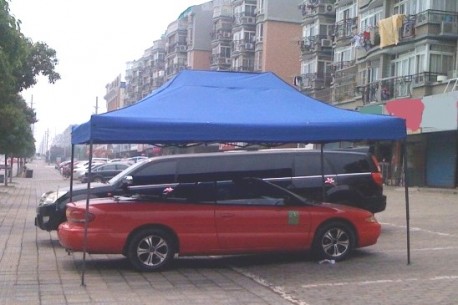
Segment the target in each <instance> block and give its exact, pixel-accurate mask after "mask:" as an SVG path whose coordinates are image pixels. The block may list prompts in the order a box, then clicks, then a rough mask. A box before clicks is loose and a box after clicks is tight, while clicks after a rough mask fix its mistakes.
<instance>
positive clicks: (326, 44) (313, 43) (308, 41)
mask: <svg viewBox="0 0 458 305" xmlns="http://www.w3.org/2000/svg"><path fill="white" fill-rule="evenodd" d="M299 45H300V48H301V52H302V55H306V54H309V53H314V52H319V51H329V52H332V45H333V41H332V39H329V36H327V35H316V36H309V37H304V38H303V39H302V40H301V41H299Z"/></svg>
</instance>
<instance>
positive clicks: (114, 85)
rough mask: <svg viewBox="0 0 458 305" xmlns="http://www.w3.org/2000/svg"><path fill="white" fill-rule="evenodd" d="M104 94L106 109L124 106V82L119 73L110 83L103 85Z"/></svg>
mask: <svg viewBox="0 0 458 305" xmlns="http://www.w3.org/2000/svg"><path fill="white" fill-rule="evenodd" d="M105 90H106V94H105V96H104V99H105V101H106V104H107V111H112V110H116V109H119V108H122V107H124V106H125V103H124V102H125V90H126V82H124V81H122V79H121V74H119V75H118V76H117V77H116V78H115V79H114V80H113V81H112V82H111V83H109V84H107V85H106V86H105Z"/></svg>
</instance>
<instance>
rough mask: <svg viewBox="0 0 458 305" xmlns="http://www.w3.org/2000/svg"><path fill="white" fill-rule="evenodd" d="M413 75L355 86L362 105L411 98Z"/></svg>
mask: <svg viewBox="0 0 458 305" xmlns="http://www.w3.org/2000/svg"><path fill="white" fill-rule="evenodd" d="M413 81H415V77H414V76H413V75H407V76H393V77H387V78H383V79H381V80H377V81H374V82H371V83H369V84H366V85H361V86H357V87H356V89H357V92H358V93H359V94H360V96H361V98H362V100H363V104H369V103H380V102H386V101H388V100H391V99H397V98H403V97H411V94H412V82H413Z"/></svg>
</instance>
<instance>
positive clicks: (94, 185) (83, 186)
mask: <svg viewBox="0 0 458 305" xmlns="http://www.w3.org/2000/svg"><path fill="white" fill-rule="evenodd" d="M104 186H109V185H108V184H106V183H100V182H93V183H91V189H93V188H101V187H104ZM60 189H61V190H62V191H70V186H66V187H62V188H60ZM84 189H87V184H86V183H83V184H74V185H73V190H74V191H76V190H84Z"/></svg>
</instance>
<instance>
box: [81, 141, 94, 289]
mask: <svg viewBox="0 0 458 305" xmlns="http://www.w3.org/2000/svg"><path fill="white" fill-rule="evenodd" d="M92 146H93V145H92V141H91V142H90V144H89V164H88V173H87V175H88V177H91V168H92ZM90 190H91V179H90V178H89V179H88V182H87V197H86V214H85V220H84V237H83V270H82V272H81V286H86V283H85V282H84V276H85V273H86V252H87V225H88V222H89V198H90Z"/></svg>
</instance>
